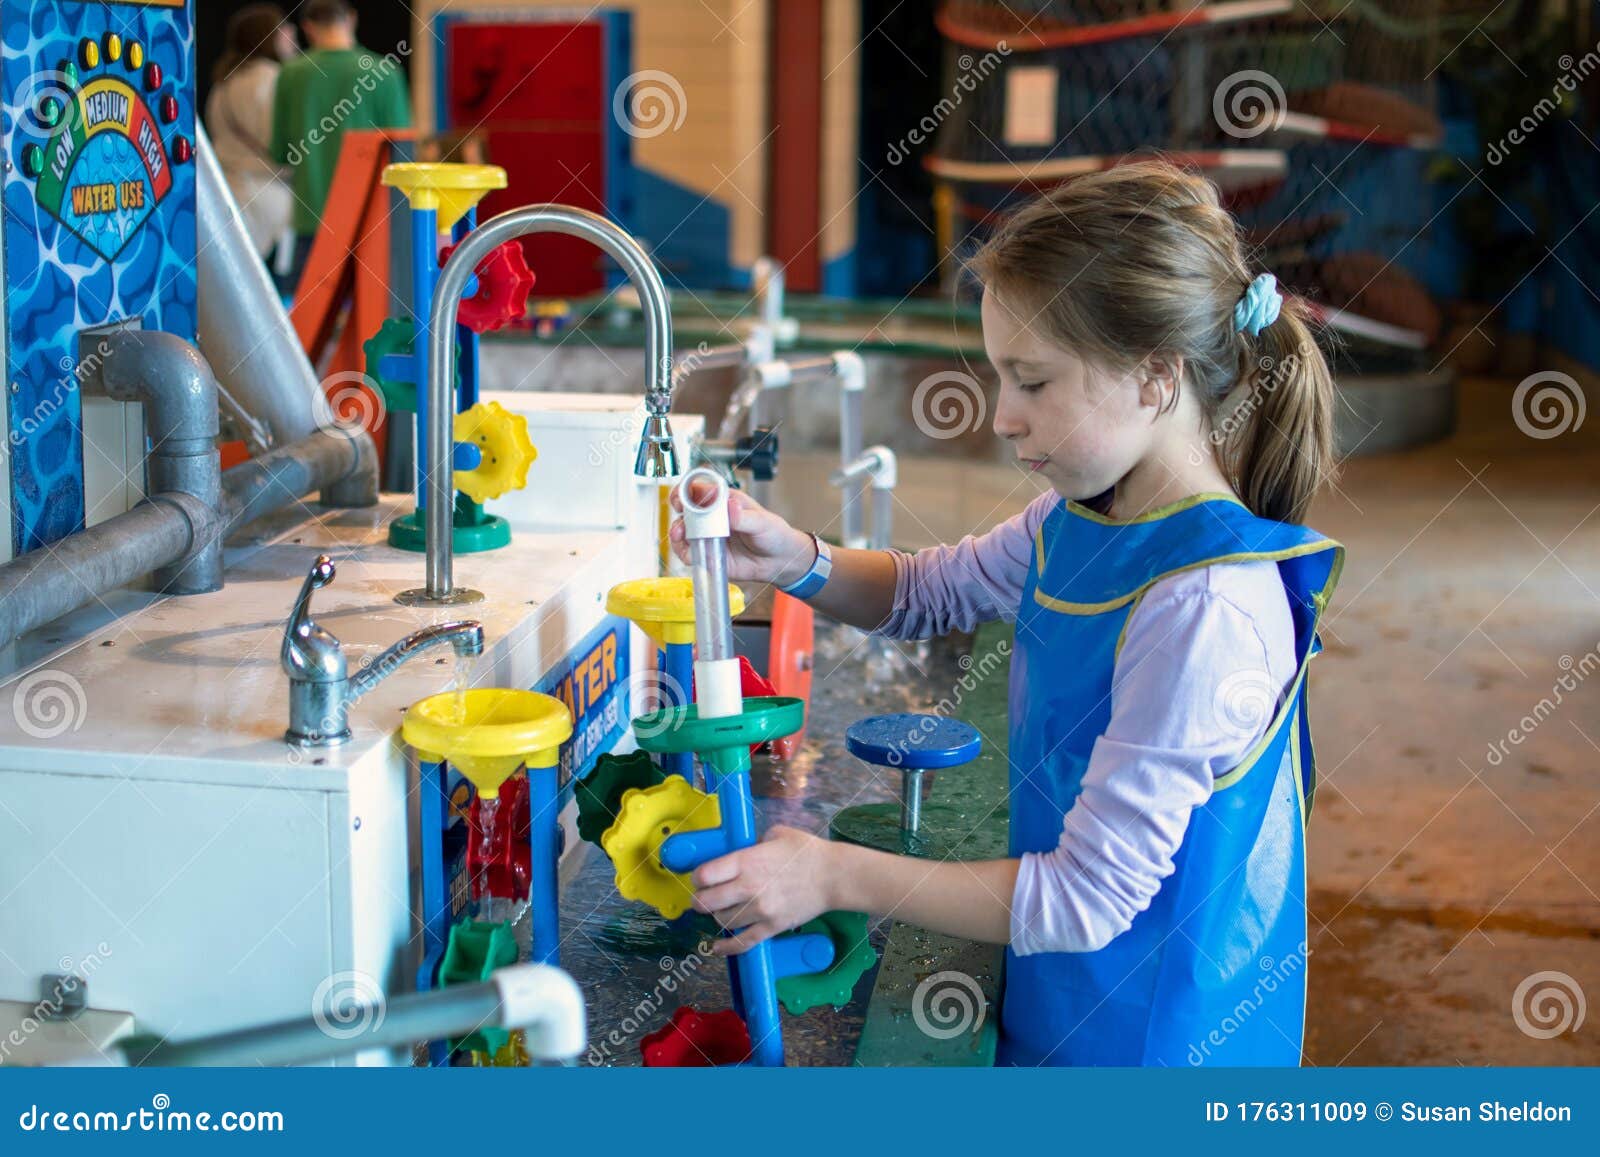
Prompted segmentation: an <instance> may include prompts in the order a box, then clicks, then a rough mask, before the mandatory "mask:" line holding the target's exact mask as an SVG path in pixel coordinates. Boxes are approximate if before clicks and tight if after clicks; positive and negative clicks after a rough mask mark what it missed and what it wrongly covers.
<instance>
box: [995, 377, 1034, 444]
mask: <svg viewBox="0 0 1600 1157" xmlns="http://www.w3.org/2000/svg"><path fill="white" fill-rule="evenodd" d="M1008 393H1009V391H1007V390H1006V388H1005V387H1004V386H1001V387H1000V394H999V396H998V397H997V398H996V399H995V405H994V433H995V437H997V438H1004V439H1006V441H1008V442H1015V441H1016V440H1017V439H1019V438H1021V437H1022V436H1023V435H1024V434H1026V433H1027V432H1028V427H1027V424H1026V423H1024V422H1023V421H1022V419H1021V418H1020V417H1019V416H1018V415H1017V413H1016V412H1015V410H1014V408H1013V407H1012V406H1011V404H1010V399H1009V398H1008V396H1007V395H1008Z"/></svg>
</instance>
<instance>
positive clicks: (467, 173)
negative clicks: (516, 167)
mask: <svg viewBox="0 0 1600 1157" xmlns="http://www.w3.org/2000/svg"><path fill="white" fill-rule="evenodd" d="M383 183H384V184H385V185H388V186H389V187H390V188H392V189H399V190H400V191H401V192H402V193H404V194H405V197H406V200H407V201H410V202H411V207H412V208H413V209H434V210H437V211H438V214H439V229H440V231H441V232H443V231H444V230H446V229H448V228H450V227H451V226H452V225H454V224H455V223H456V222H457V221H459V220H461V216H462V214H463V213H465V212H466V211H467V210H468V209H470V208H472V207H473V206H474V205H476V204H477V203H478V202H479V201H481V200H483V195H484V194H485V193H487V192H489V190H491V189H504V188H505V187H506V171H505V170H504V169H502V168H501V167H500V166H499V165H460V164H455V163H453V162H446V161H404V162H401V163H398V164H393V165H385V166H384V167H383Z"/></svg>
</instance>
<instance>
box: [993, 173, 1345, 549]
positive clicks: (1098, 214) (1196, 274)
mask: <svg viewBox="0 0 1600 1157" xmlns="http://www.w3.org/2000/svg"><path fill="white" fill-rule="evenodd" d="M968 264H969V268H970V269H971V270H972V272H973V273H974V274H976V276H977V278H978V280H979V281H980V282H982V284H983V285H984V286H986V287H988V288H990V289H992V290H993V291H995V292H996V293H998V294H999V295H1000V297H1001V298H1002V299H1004V300H1005V301H1006V302H1007V303H1008V305H1009V306H1010V307H1011V308H1013V309H1018V310H1022V309H1026V310H1027V311H1028V313H1030V314H1035V324H1037V325H1038V326H1040V328H1041V330H1042V332H1043V333H1044V334H1045V335H1046V336H1048V337H1049V338H1050V339H1051V340H1052V341H1054V342H1056V343H1057V344H1059V345H1061V346H1063V347H1064V348H1066V349H1070V350H1072V351H1073V352H1075V353H1077V354H1078V355H1079V356H1082V357H1084V358H1086V359H1087V360H1089V361H1090V362H1092V363H1096V364H1099V365H1101V366H1102V367H1105V368H1107V369H1112V370H1117V371H1121V372H1126V371H1129V370H1132V369H1134V368H1135V367H1136V366H1138V365H1139V364H1140V363H1141V362H1143V361H1144V360H1145V359H1146V358H1149V357H1152V356H1156V355H1163V356H1167V357H1181V358H1182V359H1183V377H1184V379H1185V382H1186V384H1187V385H1188V386H1189V387H1190V388H1191V389H1192V390H1193V391H1194V392H1195V395H1196V397H1197V398H1198V399H1199V401H1200V403H1201V409H1202V412H1203V414H1204V415H1205V421H1206V428H1207V433H1208V435H1209V436H1210V438H1211V442H1212V446H1213V451H1214V453H1215V454H1216V457H1217V462H1218V464H1219V465H1220V466H1221V468H1222V469H1223V471H1224V472H1225V473H1226V474H1227V476H1228V478H1229V480H1230V481H1231V482H1232V483H1233V485H1234V487H1235V489H1236V490H1237V492H1238V494H1239V497H1240V498H1241V499H1243V500H1244V503H1245V505H1246V506H1248V507H1249V508H1250V510H1251V511H1252V512H1253V513H1255V514H1257V515H1259V516H1260V517H1263V518H1271V519H1276V520H1278V521H1283V522H1300V521H1303V520H1304V517H1305V513H1306V508H1307V507H1308V506H1309V505H1310V504H1311V499H1312V496H1313V495H1314V494H1315V493H1316V491H1317V489H1318V488H1319V487H1320V486H1321V484H1322V483H1323V482H1324V481H1326V480H1327V479H1328V478H1329V477H1330V476H1331V475H1332V472H1333V468H1334V461H1333V374H1332V371H1331V370H1330V369H1329V367H1328V363H1327V360H1326V358H1324V356H1323V354H1322V351H1321V350H1320V349H1319V348H1318V346H1317V343H1316V340H1315V337H1314V336H1313V331H1312V325H1311V322H1310V319H1309V317H1308V315H1307V311H1306V308H1305V306H1304V305H1303V304H1302V303H1301V302H1299V301H1298V300H1296V299H1294V298H1291V297H1287V296H1286V297H1285V299H1284V303H1283V311H1282V313H1281V314H1279V316H1278V319H1277V320H1276V321H1274V322H1273V323H1272V324H1271V325H1269V326H1267V327H1266V328H1265V329H1263V330H1262V331H1261V334H1260V336H1258V337H1252V336H1251V335H1250V334H1248V333H1244V332H1240V330H1239V329H1238V327H1237V325H1236V324H1235V322H1234V316H1233V313H1234V306H1235V305H1237V304H1238V302H1239V299H1240V298H1241V297H1243V296H1244V293H1245V290H1246V289H1248V288H1249V286H1250V281H1251V278H1252V277H1253V276H1254V274H1253V273H1252V271H1251V269H1250V266H1249V263H1248V262H1247V261H1246V257H1245V251H1244V245H1243V242H1242V241H1241V239H1240V235H1239V228H1238V225H1237V223H1236V222H1235V221H1234V219H1233V217H1232V216H1231V215H1230V214H1229V213H1228V212H1227V211H1226V210H1224V209H1223V208H1222V206H1221V205H1220V204H1219V202H1218V200H1217V190H1216V186H1214V185H1213V184H1212V183H1211V182H1210V181H1208V180H1206V179H1205V178H1203V177H1199V176H1196V175H1194V174H1192V173H1188V172H1185V171H1184V170H1182V169H1180V168H1178V167H1176V166H1175V165H1172V164H1170V163H1168V162H1166V161H1159V160H1151V161H1139V162H1136V163H1130V164H1125V165H1119V166H1117V167H1116V168H1112V169H1107V170H1105V171H1104V172H1099V173H1093V174H1090V175H1087V176H1083V177H1079V178H1077V179H1075V180H1072V181H1069V182H1066V183H1065V184H1062V185H1058V186H1056V187H1055V188H1053V189H1051V190H1049V191H1048V192H1046V193H1043V194H1042V195H1040V196H1039V197H1037V198H1035V199H1034V200H1032V201H1029V202H1028V203H1026V204H1024V205H1023V206H1021V207H1020V208H1019V209H1017V210H1016V212H1014V213H1012V214H1011V215H1010V216H1009V217H1008V218H1006V220H1005V221H1004V223H1003V224H1002V225H1001V226H1000V228H999V229H998V231H997V232H996V233H995V235H994V236H993V237H991V238H990V239H989V240H988V241H987V242H986V243H985V244H984V245H983V246H982V248H981V249H979V251H978V252H977V253H976V254H975V255H974V256H973V257H972V258H971V260H970V261H969V263H968ZM1225 401H1226V402H1227V405H1226V406H1225V405H1224V402H1225Z"/></svg>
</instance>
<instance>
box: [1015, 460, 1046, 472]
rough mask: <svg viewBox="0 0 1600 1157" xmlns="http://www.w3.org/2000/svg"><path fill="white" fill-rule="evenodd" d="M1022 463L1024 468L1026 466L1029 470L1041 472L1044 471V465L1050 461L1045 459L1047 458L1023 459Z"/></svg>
mask: <svg viewBox="0 0 1600 1157" xmlns="http://www.w3.org/2000/svg"><path fill="white" fill-rule="evenodd" d="M1021 461H1022V464H1023V465H1024V466H1026V467H1027V468H1028V469H1029V470H1033V471H1039V470H1043V469H1044V464H1045V462H1047V461H1048V459H1045V458H1023V459H1021Z"/></svg>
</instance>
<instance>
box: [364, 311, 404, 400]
mask: <svg viewBox="0 0 1600 1157" xmlns="http://www.w3.org/2000/svg"><path fill="white" fill-rule="evenodd" d="M416 340H417V327H416V326H415V325H414V324H413V323H412V321H411V319H410V318H409V317H391V318H389V319H388V320H387V321H385V322H384V323H383V325H381V326H380V327H379V328H378V332H377V333H375V334H373V335H372V336H371V337H369V338H368V339H367V340H366V341H364V342H363V343H362V344H361V352H362V353H364V354H365V355H366V358H367V377H369V378H371V379H372V381H373V383H374V384H375V385H376V386H377V387H378V391H379V392H380V393H381V394H382V395H383V404H384V406H385V407H386V408H388V409H390V410H398V411H401V412H403V413H407V414H414V413H416V412H417V383H416V382H415V381H414V380H413V381H409V382H406V381H400V380H398V379H394V378H386V377H384V375H383V372H382V370H381V367H382V365H383V359H384V358H385V357H387V356H388V355H390V354H409V353H411V347H412V346H413V345H415V344H416Z"/></svg>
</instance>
